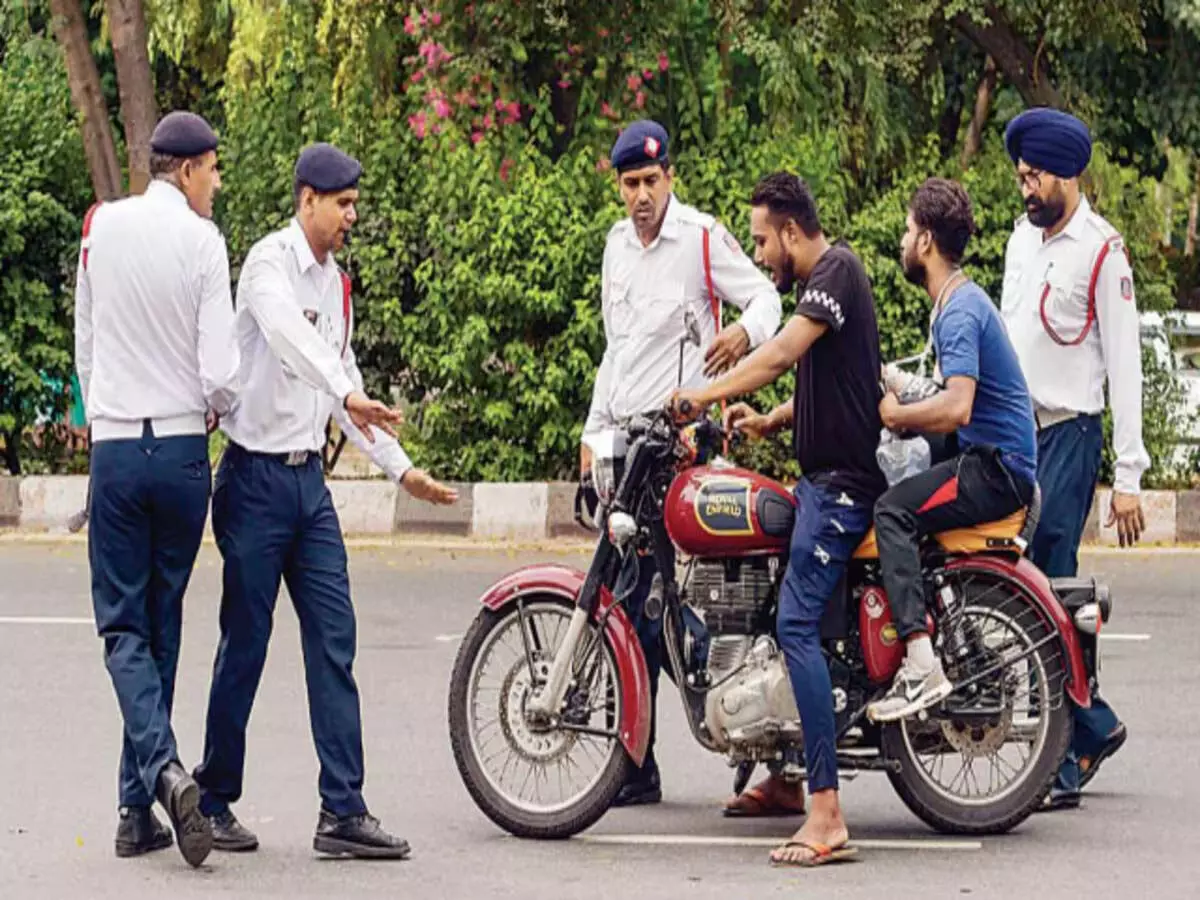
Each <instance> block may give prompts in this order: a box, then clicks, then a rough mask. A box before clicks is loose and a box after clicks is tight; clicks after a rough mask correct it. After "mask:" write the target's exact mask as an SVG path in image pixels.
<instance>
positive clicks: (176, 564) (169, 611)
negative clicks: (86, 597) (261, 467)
mask: <svg viewBox="0 0 1200 900" xmlns="http://www.w3.org/2000/svg"><path fill="white" fill-rule="evenodd" d="M210 485H211V470H210V469H209V464H208V440H207V438H205V437H204V436H203V435H187V436H181V437H170V438H156V437H155V436H154V434H153V432H152V431H151V429H150V425H149V423H146V425H145V427H144V429H143V432H142V437H141V438H138V439H129V440H115V441H98V442H97V443H95V444H94V445H93V446H92V458H91V495H92V496H91V513H90V517H89V519H88V559H89V562H90V564H91V571H92V608H93V610H94V612H95V616H96V628H97V631H98V632H99V634H100V637H101V638H102V639H103V640H104V663H105V665H106V666H107V668H108V673H109V675H110V676H111V678H112V683H113V688H114V689H115V691H116V694H117V702H118V704H119V705H120V707H121V716H122V718H123V720H124V743H123V746H122V749H121V765H120V774H119V781H118V796H119V799H120V804H121V805H122V806H149V805H150V804H151V803H152V802H153V801H154V789H155V785H156V784H157V781H158V773H159V771H160V770H161V769H162V767H163V766H164V765H165V764H166V763H168V762H171V761H172V760H175V759H177V758H178V752H177V749H176V745H175V734H174V732H173V731H172V729H171V706H172V703H173V701H174V697H175V672H176V668H177V666H178V663H179V644H180V635H181V632H182V627H183V595H184V593H185V592H186V591H187V586H188V580H189V579H190V578H191V574H192V565H193V564H194V563H195V561H196V553H197V551H198V550H199V549H200V541H201V539H202V538H203V536H204V520H205V518H206V517H207V515H208V495H209V487H210Z"/></svg>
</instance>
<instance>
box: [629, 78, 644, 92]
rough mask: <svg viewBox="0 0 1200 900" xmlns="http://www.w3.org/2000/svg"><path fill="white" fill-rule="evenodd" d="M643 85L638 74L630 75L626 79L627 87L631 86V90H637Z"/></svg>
mask: <svg viewBox="0 0 1200 900" xmlns="http://www.w3.org/2000/svg"><path fill="white" fill-rule="evenodd" d="M641 86H642V79H640V78H638V77H637V76H636V75H630V76H629V77H628V78H626V79H625V87H627V88H629V89H630V90H631V91H636V90H637V89H638V88H639V87H641Z"/></svg>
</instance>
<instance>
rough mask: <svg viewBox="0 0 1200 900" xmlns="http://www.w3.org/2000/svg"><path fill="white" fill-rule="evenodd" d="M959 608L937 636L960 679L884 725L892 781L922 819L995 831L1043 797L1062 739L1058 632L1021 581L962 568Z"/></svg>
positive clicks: (1066, 722) (949, 668)
mask: <svg viewBox="0 0 1200 900" xmlns="http://www.w3.org/2000/svg"><path fill="white" fill-rule="evenodd" d="M956 594H957V597H958V603H959V604H962V609H961V613H960V616H959V618H958V619H957V621H956V623H954V624H953V625H951V627H950V628H949V629H948V630H947V633H943V634H942V635H941V636H940V638H939V647H938V650H939V653H940V654H941V656H942V662H943V665H945V667H946V675H947V677H949V678H950V680H951V681H952V682H953V683H954V684H955V685H956V686H959V687H958V689H957V690H956V691H955V693H954V694H952V695H950V697H948V698H947V699H946V701H945V703H944V704H942V705H941V706H938V707H935V708H933V709H931V710H930V711H929V715H928V717H927V718H925V719H924V720H921V719H919V718H910V719H906V720H903V721H901V722H898V723H896V724H895V725H891V726H888V727H886V728H885V729H884V732H883V743H884V750H885V752H886V753H887V755H888V756H889V757H890V758H892V759H895V760H897V761H899V763H900V767H901V770H900V772H899V773H894V772H889V773H888V777H889V778H890V779H891V782H892V786H893V787H894V788H895V789H896V792H897V793H898V794H899V795H900V797H901V799H902V800H903V801H904V803H905V805H907V806H908V808H909V809H910V810H912V811H913V812H914V813H915V814H916V815H917V816H919V817H920V818H921V819H922V820H923V821H924V822H926V823H927V824H929V825H930V826H932V827H933V828H935V829H937V830H938V831H941V832H945V833H948V834H1001V833H1003V832H1006V831H1009V830H1010V829H1012V828H1013V827H1015V826H1016V825H1018V824H1019V823H1020V822H1022V821H1024V820H1025V819H1026V818H1027V817H1028V816H1029V815H1030V814H1031V813H1032V812H1033V811H1034V810H1035V809H1036V808H1037V806H1038V804H1040V803H1041V802H1042V799H1043V798H1044V797H1045V795H1046V793H1047V791H1049V789H1050V786H1051V784H1052V783H1053V780H1054V776H1055V773H1056V772H1057V771H1058V767H1059V766H1060V765H1061V764H1062V760H1063V757H1064V756H1065V755H1066V752H1067V745H1068V743H1069V741H1070V716H1071V711H1070V708H1069V707H1068V704H1067V702H1066V698H1065V696H1064V691H1063V682H1064V679H1065V676H1066V661H1065V659H1064V657H1063V650H1062V646H1061V644H1060V641H1059V638H1058V635H1057V634H1056V632H1055V631H1054V629H1053V627H1052V626H1051V625H1049V624H1048V623H1047V622H1046V620H1045V619H1044V618H1043V616H1042V614H1041V613H1040V611H1039V610H1038V609H1037V608H1036V607H1035V606H1034V604H1033V601H1032V600H1030V599H1029V598H1028V597H1027V596H1026V595H1025V594H1024V593H1023V592H1022V591H1021V589H1020V588H1019V587H1018V586H1017V585H1015V584H1013V583H1012V582H1010V581H1008V580H1005V579H1002V578H999V577H998V576H996V575H994V574H992V573H982V572H975V573H964V574H963V575H962V576H961V581H960V582H959V584H958V586H957V590H956Z"/></svg>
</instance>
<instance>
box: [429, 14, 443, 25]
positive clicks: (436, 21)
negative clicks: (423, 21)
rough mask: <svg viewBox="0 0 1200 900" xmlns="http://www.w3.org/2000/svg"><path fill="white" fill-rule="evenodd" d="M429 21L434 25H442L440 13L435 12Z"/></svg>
mask: <svg viewBox="0 0 1200 900" xmlns="http://www.w3.org/2000/svg"><path fill="white" fill-rule="evenodd" d="M430 20H431V21H432V22H433V24H434V25H441V24H442V14H441V13H440V12H435V13H434V14H433V15H432V16H431V17H430Z"/></svg>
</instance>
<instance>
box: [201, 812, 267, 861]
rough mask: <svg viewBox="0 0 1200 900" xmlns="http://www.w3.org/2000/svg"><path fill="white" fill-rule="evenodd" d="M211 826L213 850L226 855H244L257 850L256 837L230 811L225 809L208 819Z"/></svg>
mask: <svg viewBox="0 0 1200 900" xmlns="http://www.w3.org/2000/svg"><path fill="white" fill-rule="evenodd" d="M208 821H209V824H211V825H212V832H213V849H214V850H224V851H225V852H226V853H246V852H248V851H250V850H257V849H258V836H257V835H256V834H255V833H254V832H253V831H251V830H250V829H249V828H247V827H246V826H245V825H243V824H242V823H241V822H239V821H238V820H237V817H236V816H235V815H234V814H233V812H232V810H230V809H228V808H226V809H223V810H222V811H221V812H219V813H217V814H216V815H212V816H209V817H208Z"/></svg>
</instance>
